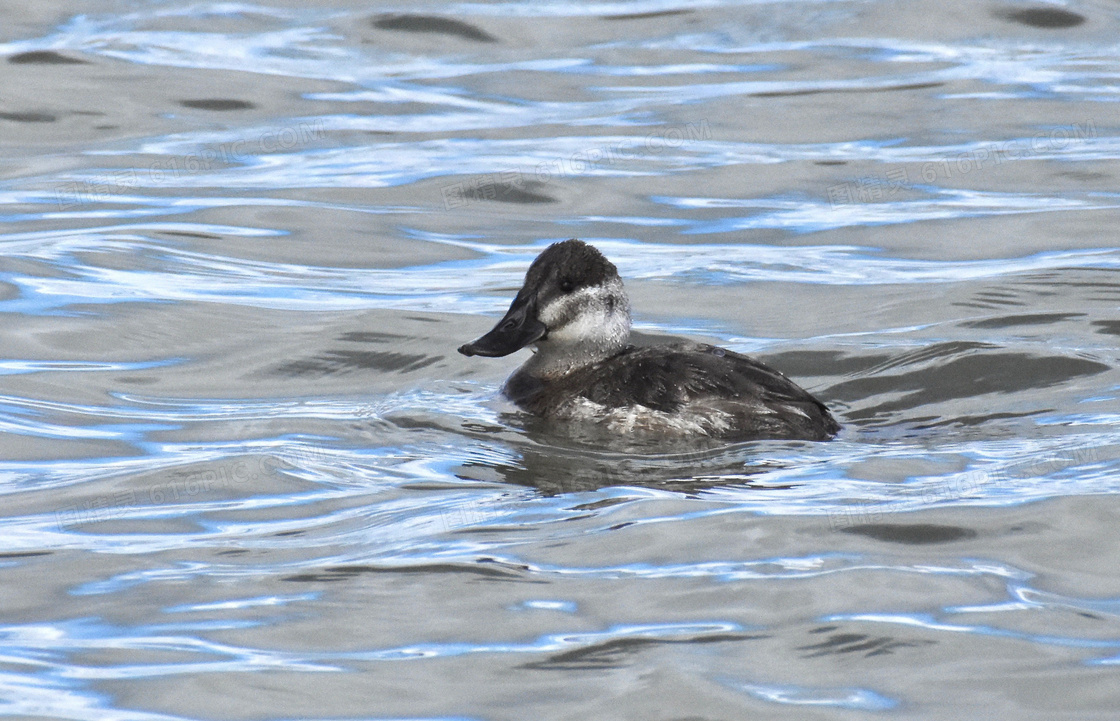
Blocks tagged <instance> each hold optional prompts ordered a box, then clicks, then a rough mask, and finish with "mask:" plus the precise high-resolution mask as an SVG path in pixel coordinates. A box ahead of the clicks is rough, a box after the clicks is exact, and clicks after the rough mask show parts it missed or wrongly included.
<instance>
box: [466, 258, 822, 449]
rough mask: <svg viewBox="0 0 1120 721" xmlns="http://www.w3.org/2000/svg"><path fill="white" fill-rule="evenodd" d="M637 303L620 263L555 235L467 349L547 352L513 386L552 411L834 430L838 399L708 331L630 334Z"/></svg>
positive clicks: (542, 412) (625, 422) (671, 426)
mask: <svg viewBox="0 0 1120 721" xmlns="http://www.w3.org/2000/svg"><path fill="white" fill-rule="evenodd" d="M629 336H630V304H629V300H628V299H627V297H626V294H625V291H624V289H623V286H622V281H621V279H620V278H619V276H618V272H617V270H616V269H615V267H614V265H613V264H611V263H610V262H609V261H607V260H606V258H604V257H603V256H602V254H601V253H599V251H598V250H596V249H595V248H594V247H592V246H590V245H588V244H586V243H583V242H582V241H579V240H575V239H572V240H566V241H563V242H561V243H555V244H553V245H551V246H549V247H548V248H547V249H546V250H545V251H544V252H543V253H541V255H540V256H538V257H537V259H536V260H535V261H534V262H533V264H532V266H530V268H529V272H528V273H527V274H526V278H525V284H524V285H523V286H522V288H521V290H520V291H519V292H518V294H517V297H516V298H515V299H514V301H513V303H512V305H511V306H510V309H509V311H508V312H507V313H506V315H505V317H504V318H502V320H500V321H499V322H498V324H497V325H496V326H495V327H494V329H493V330H491V331H490V332H489V333H487V334H486V335H484V336H482V337H481V338H479V339H477V340H475V341H473V342H471V343H468V344H465V345H463V346H462V347H460V348H459V352H460V353H463V354H464V355H482V356H503V355H508V354H509V353H512V352H514V351H516V350H518V349H520V348H522V347H525V346H527V345H532V346H534V349H535V351H536V352H535V353H534V355H533V357H532V358H530V359H529V360H528V361H527V362H526V363H525V364H524V365H522V366H521V367H520V368H519V369H518V370H517V371H516V372H515V373H514V374H513V375H512V376H511V377H510V378H509V380H508V381H507V382H506V384H505V386H504V387H503V392H504V394H505V395H506V396H507V397H509V398H510V399H511V400H512V401H513V402H514V403H516V404H517V405H518V406H519V407H520V408H521V409H523V410H525V411H527V412H529V413H532V414H534V415H536V416H540V417H542V418H546V419H557V420H565V421H573V422H575V421H578V422H591V423H594V424H597V425H600V426H602V427H603V428H604V429H606V430H608V431H610V432H612V433H619V434H641V435H653V436H664V437H712V438H727V439H742V440H746V439H801V440H827V439H829V438H831V437H832V436H834V435H835V434H836V433H837V432H838V431H839V430H840V424H839V423H837V422H836V420H835V419H834V418H833V417H832V414H831V413H830V412H829V410H828V408H827V407H826V406H825V405H824V404H823V403H821V402H820V401H818V400H817V399H816V398H814V397H813V396H812V395H810V394H809V393H808V392H807V391H805V390H804V389H802V388H801V387H800V386H798V385H797V384H796V383H794V382H793V381H791V380H790V379H789V378H787V377H786V376H784V375H783V374H782V373H780V372H778V371H776V370H774V369H772V368H770V367H768V366H766V365H764V364H763V363H760V362H759V361H756V360H754V359H752V358H749V357H747V356H745V355H741V354H739V353H735V352H734V351H730V350H727V349H724V348H719V347H716V346H712V345H707V344H701V343H684V344H673V345H660V346H648V347H640V348H639V347H635V346H632V345H630V344H629Z"/></svg>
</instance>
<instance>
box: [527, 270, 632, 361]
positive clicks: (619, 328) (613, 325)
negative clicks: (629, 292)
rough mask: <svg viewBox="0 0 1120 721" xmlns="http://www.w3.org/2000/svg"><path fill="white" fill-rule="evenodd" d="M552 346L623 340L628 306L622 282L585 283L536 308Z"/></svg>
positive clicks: (626, 334) (609, 342)
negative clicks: (594, 284)
mask: <svg viewBox="0 0 1120 721" xmlns="http://www.w3.org/2000/svg"><path fill="white" fill-rule="evenodd" d="M537 317H538V319H540V321H541V322H542V323H544V324H545V327H547V328H548V336H547V340H546V343H547V344H549V345H552V346H568V345H572V346H578V345H581V344H582V345H587V346H588V347H590V348H594V347H597V346H604V345H612V344H616V343H625V341H626V338H627V337H628V336H629V335H630V306H629V304H628V303H627V302H626V296H625V294H624V292H623V290H622V284H621V282H618V281H614V282H612V283H608V284H607V285H605V286H587V287H584V288H580V289H579V290H576V291H575V292H572V293H569V294H567V295H561V296H557V297H555V298H553V299H552V300H550V301H549V302H548V304H547V305H545V306H543V307H541V308H540V309H539V310H538V311H537Z"/></svg>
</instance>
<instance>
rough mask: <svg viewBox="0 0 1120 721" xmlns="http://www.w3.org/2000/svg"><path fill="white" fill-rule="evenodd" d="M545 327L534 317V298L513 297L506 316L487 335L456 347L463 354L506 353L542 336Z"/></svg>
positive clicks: (495, 354) (490, 355) (491, 354)
mask: <svg viewBox="0 0 1120 721" xmlns="http://www.w3.org/2000/svg"><path fill="white" fill-rule="evenodd" d="M547 332H548V329H547V328H545V325H544V323H541V322H540V321H539V320H537V301H536V298H520V297H518V298H515V299H514V301H513V305H511V306H510V307H509V311H508V312H507V313H506V315H505V317H504V318H502V319H501V320H500V321H498V324H497V325H496V326H494V329H493V330H491V331H490V332H489V333H487V334H486V335H484V336H482V337H481V338H478V339H477V340H473V341H471V342H470V343H467V344H465V345H462V346H459V352H460V353H462V354H463V355H467V356H471V355H480V356H487V357H489V358H497V357H500V356H506V355H509V354H510V353H513V352H514V351H517V350H520V349H522V348H524V347H525V346H527V345H529V344H530V343H535V342H537V341H538V340H540V339H541V338H544V336H545V334H546V333H547Z"/></svg>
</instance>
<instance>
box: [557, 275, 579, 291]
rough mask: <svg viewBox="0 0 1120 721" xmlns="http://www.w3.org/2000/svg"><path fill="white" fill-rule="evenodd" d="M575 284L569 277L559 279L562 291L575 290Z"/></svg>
mask: <svg viewBox="0 0 1120 721" xmlns="http://www.w3.org/2000/svg"><path fill="white" fill-rule="evenodd" d="M575 288H576V284H575V283H573V282H572V279H571V278H564V279H563V280H561V281H560V290H561V292H564V293H571V292H572V291H573V290H575Z"/></svg>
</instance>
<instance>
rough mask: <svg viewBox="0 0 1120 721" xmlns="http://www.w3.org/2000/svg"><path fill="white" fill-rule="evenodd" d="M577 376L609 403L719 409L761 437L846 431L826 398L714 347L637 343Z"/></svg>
mask: <svg viewBox="0 0 1120 721" xmlns="http://www.w3.org/2000/svg"><path fill="white" fill-rule="evenodd" d="M573 375H574V376H579V378H576V377H573V378H572V379H571V381H572V382H573V383H575V384H578V386H579V388H578V390H577V389H575V388H573V389H572V390H576V392H578V394H579V395H581V396H583V397H584V398H587V399H588V400H590V401H592V402H594V403H598V404H601V405H604V406H607V407H610V408H616V407H622V406H629V405H634V404H640V405H643V406H645V407H647V408H651V409H653V410H656V411H661V412H664V413H678V412H682V411H685V410H686V409H688V408H690V407H691V408H696V407H703V408H706V409H715V410H719V411H722V412H724V413H728V414H730V415H731V416H734V417H736V418H737V419H738V423H736V429H735V430H737V431H740V432H742V433H746V434H750V435H754V436H756V437H797V438H827V437H831V436H832V435H834V434H835V433H836V432H837V431H838V430H839V429H840V424H838V423H837V422H836V420H835V419H834V418H833V417H832V414H831V413H829V411H828V408H827V407H825V405H824V404H823V403H821V402H820V401H818V400H817V399H816V398H814V397H813V396H812V395H810V394H809V392H808V391H806V390H805V389H803V388H801V386H799V385H797V384H796V383H794V382H793V381H791V380H790V379H789V378H787V377H786V376H785V375H783V374H782V373H781V372H779V371H777V370H774V369H773V368H771V367H769V366H767V365H765V364H763V363H760V362H759V361H757V360H754V359H753V358H750V357H748V356H745V355H742V354H740V353H736V352H734V351H730V350H727V349H724V348H718V347H716V346H712V345H707V344H688V345H676V346H652V347H645V348H633V347H631V348H627V349H626V350H624V351H622V352H621V353H619V354H617V355H615V356H612V357H611V358H608V359H606V360H604V361H602V362H601V363H598V364H596V365H595V366H594V367H592V368H589V369H585V370H584V371H581V372H577V373H576V374H573Z"/></svg>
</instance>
